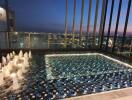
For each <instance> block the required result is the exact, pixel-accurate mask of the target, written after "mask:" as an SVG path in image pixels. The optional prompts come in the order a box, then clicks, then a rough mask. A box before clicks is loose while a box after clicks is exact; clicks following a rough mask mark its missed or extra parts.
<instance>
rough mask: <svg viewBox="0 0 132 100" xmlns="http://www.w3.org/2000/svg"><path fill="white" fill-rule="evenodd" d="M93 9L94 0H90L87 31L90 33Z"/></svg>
mask: <svg viewBox="0 0 132 100" xmlns="http://www.w3.org/2000/svg"><path fill="white" fill-rule="evenodd" d="M91 10H92V0H89V11H88V23H87V33H89V30H90V19H91Z"/></svg>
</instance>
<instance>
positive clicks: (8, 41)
mask: <svg viewBox="0 0 132 100" xmlns="http://www.w3.org/2000/svg"><path fill="white" fill-rule="evenodd" d="M8 7H9V5H8V0H5V8H6V20H7V34H6V38H7V46H8V48H9V49H10V46H11V44H10V25H9V8H8Z"/></svg>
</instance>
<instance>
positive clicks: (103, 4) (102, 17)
mask: <svg viewBox="0 0 132 100" xmlns="http://www.w3.org/2000/svg"><path fill="white" fill-rule="evenodd" d="M105 4H106V0H103V3H102V11H101V20H100V27H99V40H98V43H99V45H100V44H101V43H100V42H101V35H102V29H103V23H104V12H105Z"/></svg>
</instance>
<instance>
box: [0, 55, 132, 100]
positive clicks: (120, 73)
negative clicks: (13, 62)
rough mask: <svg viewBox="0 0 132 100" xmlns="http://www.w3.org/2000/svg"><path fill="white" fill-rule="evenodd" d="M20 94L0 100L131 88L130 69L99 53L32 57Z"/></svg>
mask: <svg viewBox="0 0 132 100" xmlns="http://www.w3.org/2000/svg"><path fill="white" fill-rule="evenodd" d="M25 77H26V79H24V84H23V86H22V88H21V90H20V91H19V90H18V91H19V92H17V93H16V92H14V91H9V92H5V91H3V90H2V88H0V90H1V91H0V98H1V100H6V99H7V100H20V99H22V100H53V99H54V100H57V99H63V98H69V97H73V96H79V95H85V94H93V93H99V92H105V91H110V90H115V89H121V88H127V87H132V69H131V65H128V64H126V63H123V62H121V61H119V60H116V59H114V58H111V57H108V56H106V55H102V54H98V53H84V54H54V55H53V54H52V55H45V56H44V55H38V54H36V55H33V59H32V61H31V67H30V70H29V72H28V73H27V74H25Z"/></svg>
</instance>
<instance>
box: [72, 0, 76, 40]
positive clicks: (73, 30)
mask: <svg viewBox="0 0 132 100" xmlns="http://www.w3.org/2000/svg"><path fill="white" fill-rule="evenodd" d="M73 10H74V15H73V23H72V35H73V36H72V41H73V43H74V34H75V18H76V0H74V8H73Z"/></svg>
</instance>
